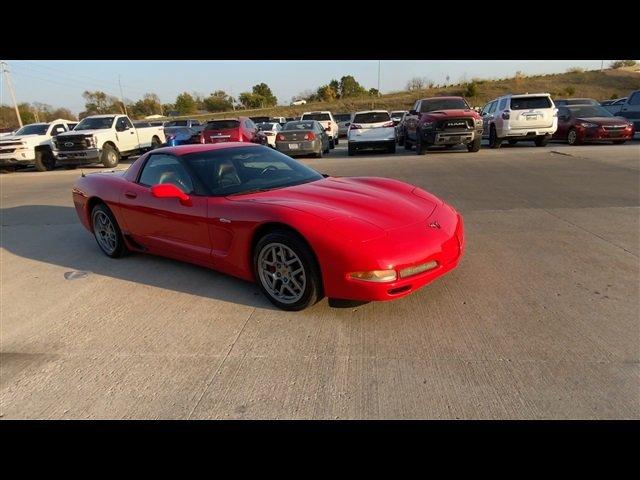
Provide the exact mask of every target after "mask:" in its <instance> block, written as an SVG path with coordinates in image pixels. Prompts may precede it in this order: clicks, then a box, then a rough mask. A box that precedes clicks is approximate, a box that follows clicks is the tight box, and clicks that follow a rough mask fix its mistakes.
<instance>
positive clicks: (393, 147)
mask: <svg viewBox="0 0 640 480" xmlns="http://www.w3.org/2000/svg"><path fill="white" fill-rule="evenodd" d="M387 151H388V152H389V153H391V154H394V153H396V142H395V140H394V141H393V142H389V148H388V149H387Z"/></svg>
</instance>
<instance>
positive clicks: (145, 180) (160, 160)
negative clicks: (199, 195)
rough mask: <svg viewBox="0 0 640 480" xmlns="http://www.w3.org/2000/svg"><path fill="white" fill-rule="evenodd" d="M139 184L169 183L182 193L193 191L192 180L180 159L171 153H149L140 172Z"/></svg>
mask: <svg viewBox="0 0 640 480" xmlns="http://www.w3.org/2000/svg"><path fill="white" fill-rule="evenodd" d="M138 183H139V184H140V185H145V186H147V187H152V186H153V185H158V184H160V183H171V184H173V185H175V186H176V187H178V188H179V189H180V190H182V191H183V192H184V193H192V192H193V181H192V180H191V176H190V175H189V173H188V172H187V171H186V170H185V168H184V166H183V165H182V164H181V163H180V161H179V160H178V159H177V158H176V157H174V156H171V155H163V154H156V155H151V157H149V160H147V163H146V164H145V166H144V169H143V170H142V173H141V174H140V180H139V181H138Z"/></svg>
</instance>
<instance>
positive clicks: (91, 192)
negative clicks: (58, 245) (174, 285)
mask: <svg viewBox="0 0 640 480" xmlns="http://www.w3.org/2000/svg"><path fill="white" fill-rule="evenodd" d="M73 201H74V204H75V208H76V210H77V213H78V216H79V217H80V220H81V222H82V224H83V225H84V226H85V227H86V228H87V230H89V231H90V232H91V233H93V234H94V235H95V238H96V241H97V242H98V245H99V247H100V248H101V249H102V251H103V252H104V253H105V254H107V255H108V256H110V257H119V256H122V255H123V254H124V253H125V252H127V251H136V252H146V253H152V254H157V255H162V256H166V257H171V258H175V259H179V260H184V261H188V262H192V263H195V264H198V265H203V266H206V267H209V268H213V269H215V270H219V271H221V272H224V273H227V274H230V275H234V276H236V277H240V278H242V279H245V280H249V281H257V283H258V285H259V286H260V289H261V290H262V292H263V293H264V294H265V295H266V297H267V298H268V299H269V300H270V301H271V302H272V303H273V304H274V305H276V306H278V307H280V308H282V309H285V310H301V309H303V308H305V307H307V306H309V305H312V304H314V303H315V302H317V301H318V300H319V299H321V298H322V297H323V296H325V295H326V296H328V297H329V298H332V299H344V300H356V301H369V300H393V299H395V298H399V297H403V296H405V295H408V294H409V293H411V292H413V291H415V290H417V289H418V288H420V287H422V286H424V285H426V284H427V283H429V282H431V281H432V280H434V279H436V278H438V277H440V276H441V275H443V274H445V273H447V272H448V271H450V270H452V269H453V268H455V267H456V265H457V264H458V262H459V260H460V258H461V256H462V253H463V249H464V237H463V223H462V217H461V216H460V215H459V214H458V213H457V212H456V211H455V210H454V209H453V208H452V207H450V206H449V205H447V204H445V203H444V202H443V201H441V200H439V199H438V198H436V197H435V196H433V195H431V194H430V193H428V192H426V191H424V190H422V189H420V188H418V187H415V186H413V185H408V184H406V183H403V182H400V181H397V180H391V179H386V178H376V177H352V178H340V177H328V176H323V175H320V174H319V173H317V172H316V171H314V170H312V169H310V168H308V167H306V166H304V165H302V164H301V163H299V162H297V161H296V160H293V159H291V158H290V157H288V156H286V155H284V154H282V153H280V152H278V151H275V150H273V149H271V148H268V147H264V146H261V145H255V144H247V143H239V142H229V143H221V144H213V145H183V146H179V147H167V148H160V149H156V150H153V151H151V152H149V153H147V154H145V155H143V156H141V157H140V158H139V159H138V160H136V161H135V163H133V164H132V165H131V166H130V167H129V169H128V170H127V171H126V172H105V173H95V174H90V175H87V176H83V177H81V178H79V179H78V181H77V183H76V185H75V186H74V188H73Z"/></svg>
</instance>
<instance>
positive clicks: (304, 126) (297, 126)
mask: <svg viewBox="0 0 640 480" xmlns="http://www.w3.org/2000/svg"><path fill="white" fill-rule="evenodd" d="M283 130H313V122H300V121H297V122H287V123H286V124H285V126H284V127H283Z"/></svg>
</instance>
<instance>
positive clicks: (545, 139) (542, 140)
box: [534, 135, 551, 147]
mask: <svg viewBox="0 0 640 480" xmlns="http://www.w3.org/2000/svg"><path fill="white" fill-rule="evenodd" d="M549 138H551V135H539V136H537V137H536V139H535V140H534V143H535V144H536V147H546V146H547V144H548V143H549Z"/></svg>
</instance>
